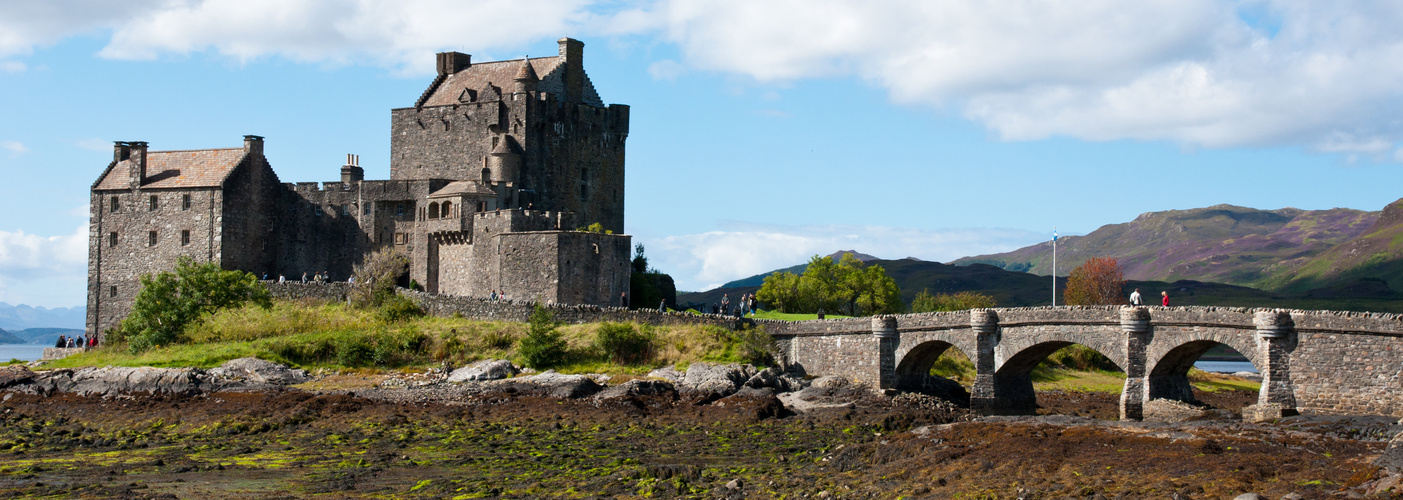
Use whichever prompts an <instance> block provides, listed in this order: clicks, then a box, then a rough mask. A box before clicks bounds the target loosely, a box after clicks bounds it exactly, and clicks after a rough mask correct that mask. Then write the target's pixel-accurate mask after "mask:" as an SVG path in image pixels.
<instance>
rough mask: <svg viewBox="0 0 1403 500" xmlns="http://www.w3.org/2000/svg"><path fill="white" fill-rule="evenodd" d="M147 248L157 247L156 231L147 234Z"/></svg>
mask: <svg viewBox="0 0 1403 500" xmlns="http://www.w3.org/2000/svg"><path fill="white" fill-rule="evenodd" d="M146 246H148V247H154V246H156V232H155V231H147V232H146Z"/></svg>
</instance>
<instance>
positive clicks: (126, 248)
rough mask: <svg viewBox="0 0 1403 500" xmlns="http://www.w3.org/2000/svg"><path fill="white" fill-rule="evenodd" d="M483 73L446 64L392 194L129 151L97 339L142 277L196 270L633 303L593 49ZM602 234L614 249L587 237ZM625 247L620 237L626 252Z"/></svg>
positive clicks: (418, 108)
mask: <svg viewBox="0 0 1403 500" xmlns="http://www.w3.org/2000/svg"><path fill="white" fill-rule="evenodd" d="M559 45H560V53H559V54H558V55H557V56H554V57H543V58H531V59H520V60H514V61H497V62H486V63H478V64H474V63H472V61H471V57H470V56H468V55H467V54H461V53H457V52H445V53H440V54H438V55H437V60H438V76H437V77H436V78H435V79H434V80H433V82H432V83H431V84H430V85H429V88H428V89H427V90H426V91H425V92H424V93H423V95H421V96H420V97H419V98H418V99H417V100H416V101H415V103H414V106H413V107H407V108H401V109H395V110H392V111H391V113H390V114H391V141H390V142H391V152H390V153H391V154H390V158H391V160H390V172H391V173H390V179H389V180H365V179H364V169H363V168H362V167H361V166H360V161H359V157H358V156H356V155H347V159H346V163H345V164H344V165H342V166H340V167H339V173H340V180H339V181H337V182H323V183H316V182H299V183H282V182H281V181H280V180H279V179H278V177H277V174H276V173H274V172H273V170H272V167H271V165H270V163H269V161H268V159H267V158H265V157H264V155H263V138H262V137H258V136H252V135H250V136H245V138H244V147H243V148H231V149H207V150H192V151H149V150H148V146H147V143H145V142H118V143H117V144H116V146H115V148H114V157H113V161H112V162H111V163H110V164H108V166H107V168H106V170H104V171H103V173H102V175H101V176H99V178H98V180H97V181H96V182H95V183H94V184H93V186H92V194H91V212H92V213H91V219H90V225H89V228H90V229H89V245H88V251H89V255H88V321H87V329H88V331H89V332H93V333H98V334H102V333H104V332H106V331H107V330H108V329H109V328H111V327H113V326H115V325H116V324H117V323H118V322H120V321H121V320H122V318H124V317H126V315H127V313H128V312H129V310H130V307H131V303H132V300H133V299H134V298H135V296H136V293H137V291H138V290H139V288H140V277H141V276H142V275H144V274H151V273H156V272H161V271H166V270H170V269H171V268H172V267H174V263H175V261H176V259H178V258H180V257H182V256H188V257H192V258H194V259H195V260H197V261H202V262H216V263H219V265H220V266H222V267H223V268H225V269H238V270H243V271H248V272H252V273H254V274H255V275H258V276H260V277H263V276H265V275H266V276H267V277H268V278H269V279H272V280H276V279H277V278H278V277H279V276H283V277H286V279H287V280H289V281H301V279H302V276H303V274H304V273H305V274H306V275H307V276H309V277H310V276H313V275H315V274H317V273H324V274H326V275H329V276H330V278H331V279H333V280H338V281H344V280H346V279H347V278H348V277H349V276H350V275H351V274H352V272H353V269H354V267H355V266H356V265H357V264H359V263H361V262H362V261H363V259H364V257H365V255H367V254H368V253H370V252H373V251H376V250H379V249H385V248H394V249H398V250H400V251H402V252H403V253H404V254H406V255H407V256H408V257H409V258H410V262H411V266H410V272H409V274H408V275H407V276H405V277H404V278H403V279H402V284H403V285H405V286H407V285H409V284H410V282H411V281H413V282H415V283H418V284H419V285H421V286H422V287H423V288H424V289H425V290H426V291H428V292H430V293H435V294H448V295H461V296H479V297H485V296H487V295H489V294H490V293H491V292H493V291H497V292H499V293H506V294H507V296H509V297H512V298H519V299H531V300H541V301H546V302H562V303H573V304H594V305H600V306H604V305H612V304H615V303H617V301H618V297H619V295H620V294H621V293H627V292H628V286H629V273H630V267H629V258H630V256H631V255H630V251H631V248H632V245H631V241H630V240H631V239H630V237H628V236H626V235H623V234H622V232H623V228H624V211H623V207H624V198H623V196H624V143H625V139H626V138H627V136H628V119H629V108H628V106H624V105H619V104H612V105H608V106H605V105H604V103H603V100H601V99H600V97H599V95H598V93H597V92H596V91H595V89H594V86H593V84H592V83H590V80H589V76H588V75H587V74H586V73H585V71H584V65H583V54H584V44H583V43H581V42H579V41H577V40H572V39H568V38H564V39H561V40H560V43H559ZM593 223H599V224H600V225H601V226H602V227H603V229H605V230H606V231H605V232H602V233H601V232H583V231H577V230H576V229H578V228H582V227H585V226H589V225H590V224H593ZM615 233H617V234H615Z"/></svg>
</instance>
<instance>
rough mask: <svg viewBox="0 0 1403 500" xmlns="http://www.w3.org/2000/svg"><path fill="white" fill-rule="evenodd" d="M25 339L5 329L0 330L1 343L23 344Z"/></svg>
mask: <svg viewBox="0 0 1403 500" xmlns="http://www.w3.org/2000/svg"><path fill="white" fill-rule="evenodd" d="M23 343H25V342H24V339H22V338H19V337H16V336H15V335H14V334H12V333H10V332H7V331H5V330H0V344H23Z"/></svg>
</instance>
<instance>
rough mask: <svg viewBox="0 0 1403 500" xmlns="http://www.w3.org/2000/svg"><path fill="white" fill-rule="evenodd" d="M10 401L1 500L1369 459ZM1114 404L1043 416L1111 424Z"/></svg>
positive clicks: (880, 417)
mask: <svg viewBox="0 0 1403 500" xmlns="http://www.w3.org/2000/svg"><path fill="white" fill-rule="evenodd" d="M5 394H6V395H5V396H4V397H5V400H4V401H3V403H0V496H21V497H35V498H197V499H201V500H207V499H222V498H308V497H312V498H541V497H568V498H646V497H655V498H673V497H693V498H952V497H955V496H957V495H958V496H960V497H963V498H1067V497H1072V498H1088V497H1090V498H1099V497H1098V496H1097V495H1100V496H1101V497H1105V498H1169V497H1172V496H1173V495H1175V494H1178V495H1179V496H1180V497H1181V498H1232V497H1233V496H1235V495H1237V494H1239V493H1242V492H1246V491H1255V492H1258V493H1261V494H1263V495H1266V497H1268V498H1280V497H1281V496H1282V495H1285V494H1287V493H1290V492H1296V493H1299V494H1301V495H1303V496H1304V497H1305V498H1323V497H1326V496H1328V495H1330V494H1331V493H1334V492H1337V491H1339V490H1341V489H1343V488H1346V487H1351V486H1355V485H1358V484H1360V483H1362V482H1364V481H1367V480H1369V479H1371V478H1373V477H1374V476H1376V475H1377V474H1378V469H1377V467H1374V466H1372V465H1370V464H1369V461H1370V460H1371V459H1372V457H1373V456H1374V455H1377V454H1378V453H1379V452H1380V450H1382V449H1383V442H1381V441H1369V440H1359V439H1355V438H1358V437H1361V436H1359V435H1358V432H1357V429H1356V434H1355V435H1346V434H1348V432H1346V431H1344V430H1342V429H1343V428H1344V427H1351V428H1354V427H1359V426H1358V424H1357V423H1354V422H1350V423H1339V422H1334V423H1331V422H1323V421H1321V422H1317V421H1313V420H1299V419H1298V421H1295V422H1294V423H1291V422H1283V423H1278V424H1273V425H1247V424H1242V423H1241V422H1240V421H1224V422H1218V423H1195V424H1194V425H1189V426H1186V424H1179V425H1178V426H1170V425H1168V424H1139V423H1135V424H1131V423H1119V422H1111V421H1098V420H1095V419H1091V418H1078V417H1069V416H1058V417H1017V418H1013V417H988V418H976V417H975V416H974V415H971V414H969V413H968V412H967V411H965V410H958V409H955V410H952V409H950V408H949V407H948V406H938V405H936V406H922V405H915V404H908V405H901V404H897V405H895V406H893V403H892V402H891V400H889V399H882V398H870V399H867V400H863V401H860V402H859V403H858V404H857V405H856V407H853V408H846V409H833V410H824V411H822V412H815V413H808V414H803V415H792V414H789V412H788V411H787V410H786V409H785V408H784V407H783V406H782V405H780V404H779V402H778V401H777V400H776V399H774V398H773V397H758V398H746V399H742V398H727V399H723V400H720V401H717V402H713V403H711V404H706V405H697V404H694V403H693V402H689V401H680V400H674V399H668V398H656V399H632V400H626V401H619V402H614V403H610V404H605V405H597V404H596V403H593V402H591V401H589V400H557V399H538V398H522V397H514V396H513V395H510V394H500V395H491V396H486V397H483V398H479V399H475V400H471V401H461V402H455V403H453V404H442V403H395V402H390V401H385V400H383V399H378V398H367V397H363V396H357V395H352V394H320V395H319V394H315V393H310V392H304V391H300V390H279V391H271V392H259V393H216V394H211V395H206V396H197V397H159V396H145V397H131V398H115V399H103V398H95V397H92V398H90V397H80V396H74V395H59V396H52V397H39V396H31V395H23V394H16V393H5ZM1223 397H1226V396H1223ZM1114 399H1115V398H1114V395H1106V396H1095V395H1092V396H1087V395H1084V394H1070V395H1068V394H1044V395H1041V398H1040V402H1041V403H1042V404H1043V405H1044V406H1045V408H1046V409H1045V411H1049V412H1055V413H1062V414H1063V415H1071V414H1074V413H1077V412H1079V413H1081V414H1084V415H1085V414H1090V415H1091V416H1092V417H1098V418H1113V417H1114V413H1115V401H1114ZM1228 399H1231V398H1228ZM1239 399H1240V398H1239ZM1225 400H1226V399H1225ZM1072 408H1074V409H1076V411H1075V412H1073V411H1066V410H1067V409H1072ZM1108 412H1109V413H1108ZM971 420H973V421H971ZM1332 422H1333V421H1332ZM1374 434H1377V435H1379V436H1381V435H1382V434H1383V432H1382V431H1379V432H1376V433H1374ZM1375 437H1377V436H1375Z"/></svg>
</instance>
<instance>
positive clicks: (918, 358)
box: [896, 335, 978, 403]
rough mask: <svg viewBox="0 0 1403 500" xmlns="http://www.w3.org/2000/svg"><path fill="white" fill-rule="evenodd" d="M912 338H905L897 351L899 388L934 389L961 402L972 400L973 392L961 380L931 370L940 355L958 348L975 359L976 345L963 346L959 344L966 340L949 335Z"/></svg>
mask: <svg viewBox="0 0 1403 500" xmlns="http://www.w3.org/2000/svg"><path fill="white" fill-rule="evenodd" d="M911 337H912V338H910V339H909V340H908V339H903V340H902V344H903V345H899V346H898V350H897V357H896V359H897V364H896V388H897V389H900V390H903V391H913V392H934V393H939V394H940V395H944V396H951V397H954V398H957V399H961V400H963V401H960V402H961V403H968V399H969V393H968V391H966V390H965V389H964V388H963V387H957V386H959V383H957V382H955V381H952V380H949V379H945V378H944V377H939V376H935V375H931V374H930V371H931V369H932V368H933V367H934V366H935V362H936V360H938V359H940V356H941V355H943V354H945V353H946V352H948V351H949V350H950V349H954V350H955V351H956V352H959V353H960V354H963V355H964V356H965V358H967V359H969V360H970V362H975V360H976V359H978V358H976V357H975V356H973V354H975V351H974V350H973V349H972V347H973V346H968V345H967V346H964V347H961V346H959V345H957V344H959V343H967V342H962V341H961V340H962V339H956V338H951V337H950V336H945V335H924V336H923V335H911Z"/></svg>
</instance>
